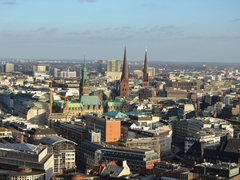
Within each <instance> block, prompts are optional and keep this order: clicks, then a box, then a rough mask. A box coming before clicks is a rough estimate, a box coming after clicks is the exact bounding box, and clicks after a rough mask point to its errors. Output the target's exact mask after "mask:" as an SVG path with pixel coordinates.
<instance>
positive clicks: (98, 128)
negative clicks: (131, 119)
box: [85, 115, 121, 142]
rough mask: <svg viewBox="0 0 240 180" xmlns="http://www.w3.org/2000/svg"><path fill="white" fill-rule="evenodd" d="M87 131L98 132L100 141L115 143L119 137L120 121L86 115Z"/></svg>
mask: <svg viewBox="0 0 240 180" xmlns="http://www.w3.org/2000/svg"><path fill="white" fill-rule="evenodd" d="M85 119H86V123H87V130H88V132H90V131H95V132H100V133H101V141H104V142H117V141H118V140H119V139H120V136H121V121H120V119H115V118H112V117H108V116H102V117H98V116H97V115H86V116H85Z"/></svg>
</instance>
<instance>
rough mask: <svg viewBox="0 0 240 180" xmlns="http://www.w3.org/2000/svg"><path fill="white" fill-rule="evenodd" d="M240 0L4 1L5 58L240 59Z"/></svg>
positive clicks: (0, 49) (1, 54)
mask: <svg viewBox="0 0 240 180" xmlns="http://www.w3.org/2000/svg"><path fill="white" fill-rule="evenodd" d="M238 7H240V1H237V0H233V1H223V0H213V1H207V0H204V1H190V0H186V1H171V2H170V1H158V0H148V1H146V0H132V1H127V0H121V1H110V0H71V1H64V0H58V1H56V0H53V1H47V0H42V1H37V0H36V1H30V0H22V1H17V0H16V1H6V0H1V1H0V22H1V24H2V25H1V26H0V36H1V38H0V39H1V40H0V58H23V59H24V58H25V59H83V52H85V51H86V52H87V57H86V58H87V59H91V60H94V59H120V60H122V58H123V50H124V47H125V46H126V47H127V59H128V61H143V59H144V53H145V48H146V47H147V48H148V52H149V54H148V59H149V61H176V62H180V61H184V62H186V61H191V62H201V61H202V62H238V60H239V59H240V54H239V52H240V34H239V32H240V12H239V9H238Z"/></svg>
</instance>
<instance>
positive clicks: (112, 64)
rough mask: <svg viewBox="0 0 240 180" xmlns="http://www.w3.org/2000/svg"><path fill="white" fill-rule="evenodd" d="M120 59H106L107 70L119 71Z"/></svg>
mask: <svg viewBox="0 0 240 180" xmlns="http://www.w3.org/2000/svg"><path fill="white" fill-rule="evenodd" d="M120 67H121V61H120V60H108V61H107V72H120Z"/></svg>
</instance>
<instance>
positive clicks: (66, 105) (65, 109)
mask: <svg viewBox="0 0 240 180" xmlns="http://www.w3.org/2000/svg"><path fill="white" fill-rule="evenodd" d="M59 96H60V97H61V98H64V100H65V103H66V104H65V107H64V111H65V112H68V97H67V96H62V95H59ZM49 113H50V114H52V113H53V92H52V81H51V80H50V81H49Z"/></svg>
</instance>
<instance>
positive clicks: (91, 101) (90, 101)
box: [80, 96, 101, 105]
mask: <svg viewBox="0 0 240 180" xmlns="http://www.w3.org/2000/svg"><path fill="white" fill-rule="evenodd" d="M80 103H82V104H83V105H101V100H100V99H99V97H98V96H82V97H81V99H80Z"/></svg>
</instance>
